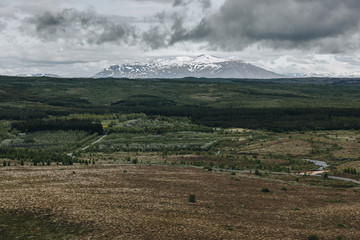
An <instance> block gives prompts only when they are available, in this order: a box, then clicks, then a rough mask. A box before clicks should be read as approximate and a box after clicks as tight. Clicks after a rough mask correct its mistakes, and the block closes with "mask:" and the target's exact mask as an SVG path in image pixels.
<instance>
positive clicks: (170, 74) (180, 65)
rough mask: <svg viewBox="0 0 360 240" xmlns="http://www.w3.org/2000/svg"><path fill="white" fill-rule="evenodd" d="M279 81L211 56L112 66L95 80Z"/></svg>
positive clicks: (240, 63)
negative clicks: (245, 79) (192, 78)
mask: <svg viewBox="0 0 360 240" xmlns="http://www.w3.org/2000/svg"><path fill="white" fill-rule="evenodd" d="M184 77H197V78H257V79H268V78H282V77H283V76H282V75H279V74H276V73H273V72H270V71H267V70H265V69H262V68H259V67H256V66H254V65H252V64H250V63H247V62H245V61H241V60H231V59H221V58H216V57H213V56H210V55H200V56H198V57H176V58H167V59H157V60H154V61H150V62H145V63H134V64H123V65H113V66H110V67H108V68H105V69H104V70H103V71H101V72H99V73H97V74H96V75H95V76H94V78H184Z"/></svg>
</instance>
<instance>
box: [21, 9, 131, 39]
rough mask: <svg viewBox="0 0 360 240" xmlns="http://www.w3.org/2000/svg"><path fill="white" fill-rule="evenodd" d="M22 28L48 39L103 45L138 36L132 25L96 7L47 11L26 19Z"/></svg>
mask: <svg viewBox="0 0 360 240" xmlns="http://www.w3.org/2000/svg"><path fill="white" fill-rule="evenodd" d="M21 29H22V30H23V31H24V32H26V33H28V34H31V35H34V36H37V37H39V38H40V39H42V40H44V41H57V40H58V39H65V40H74V41H78V42H79V43H81V42H82V41H84V40H85V41H86V42H87V43H90V44H103V43H106V42H124V43H131V42H132V41H133V39H134V38H136V33H135V30H134V28H133V27H132V26H130V25H128V24H126V23H115V22H114V21H112V20H111V19H109V18H106V17H104V16H101V15H98V14H97V13H96V12H95V11H94V10H88V11H78V10H75V9H64V10H62V11H60V12H58V13H51V12H45V13H43V14H41V15H37V16H34V17H30V18H27V19H24V21H23V24H22V27H21Z"/></svg>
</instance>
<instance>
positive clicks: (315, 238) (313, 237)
mask: <svg viewBox="0 0 360 240" xmlns="http://www.w3.org/2000/svg"><path fill="white" fill-rule="evenodd" d="M308 240H319V237H318V236H317V235H316V234H311V235H309V236H308Z"/></svg>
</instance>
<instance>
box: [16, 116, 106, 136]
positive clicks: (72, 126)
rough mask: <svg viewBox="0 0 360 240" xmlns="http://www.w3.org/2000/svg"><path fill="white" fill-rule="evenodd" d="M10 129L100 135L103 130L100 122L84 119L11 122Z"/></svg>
mask: <svg viewBox="0 0 360 240" xmlns="http://www.w3.org/2000/svg"><path fill="white" fill-rule="evenodd" d="M11 127H12V129H17V130H19V131H21V132H37V131H57V130H64V131H70V130H80V131H86V132H89V133H90V134H93V133H99V134H102V133H103V132H104V129H103V127H102V125H101V123H100V122H93V121H90V120H85V119H45V120H44V119H31V120H27V121H18V122H13V123H12V125H11Z"/></svg>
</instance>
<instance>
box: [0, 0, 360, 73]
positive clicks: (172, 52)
mask: <svg viewBox="0 0 360 240" xmlns="http://www.w3.org/2000/svg"><path fill="white" fill-rule="evenodd" d="M359 12H360V1H358V0H273V1H270V0H263V1H261V0H0V34H1V38H0V53H1V54H0V74H3V75H5V74H6V75H15V74H26V73H53V74H58V75H60V76H64V77H72V76H82V77H89V76H93V75H94V74H95V73H97V72H99V71H101V70H102V69H103V68H105V67H107V66H109V65H112V64H122V63H129V62H135V61H145V60H147V59H152V58H157V57H173V56H183V55H186V56H196V55H200V54H204V53H206V54H211V55H214V56H218V57H222V58H224V57H225V58H226V57H229V58H236V59H242V60H246V61H248V62H250V63H253V64H255V65H257V66H260V67H264V68H266V69H268V70H271V71H275V72H278V73H282V74H283V73H310V72H317V73H327V72H331V73H343V72H360V69H359V66H360V55H359V53H360V51H359V47H360V31H359V30H360V14H359Z"/></svg>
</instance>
